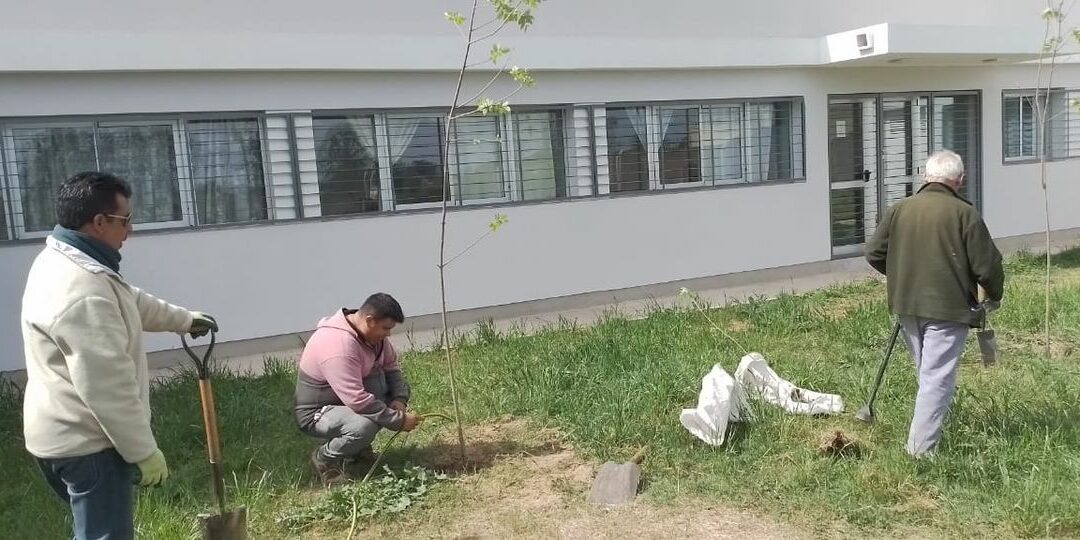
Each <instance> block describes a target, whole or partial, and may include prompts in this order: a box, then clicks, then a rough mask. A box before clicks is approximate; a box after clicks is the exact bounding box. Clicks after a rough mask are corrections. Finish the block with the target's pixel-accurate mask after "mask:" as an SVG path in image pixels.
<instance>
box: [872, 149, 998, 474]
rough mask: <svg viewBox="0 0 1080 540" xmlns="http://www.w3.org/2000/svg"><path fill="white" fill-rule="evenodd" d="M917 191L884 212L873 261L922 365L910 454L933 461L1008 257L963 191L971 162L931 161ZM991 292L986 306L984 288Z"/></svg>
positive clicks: (942, 156) (944, 156) (945, 154)
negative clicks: (971, 335)
mask: <svg viewBox="0 0 1080 540" xmlns="http://www.w3.org/2000/svg"><path fill="white" fill-rule="evenodd" d="M925 181H926V182H925V184H924V185H923V186H922V187H921V188H920V189H919V191H918V193H916V194H915V195H913V196H912V197H909V198H907V199H905V200H903V201H901V202H899V203H897V204H896V205H894V206H893V207H891V208H889V210H888V211H887V212H886V213H885V215H884V217H883V219H882V220H881V223H880V224H879V225H878V229H877V232H876V233H875V235H874V237H873V239H871V240H870V242H868V243H867V245H866V260H867V261H868V262H869V263H870V265H871V266H873V267H874V268H875V269H876V270H877V271H878V272H881V273H882V274H885V275H886V278H887V282H888V285H887V288H888V296H889V309H890V311H891V312H892V313H893V314H895V315H896V316H897V317H899V319H900V324H901V326H902V327H903V330H904V336H905V338H906V341H907V344H908V349H909V350H910V351H911V355H912V357H913V359H914V361H915V369H916V372H917V375H918V381H919V391H918V395H917V396H916V398H915V413H914V416H913V418H912V420H911V428H910V431H909V433H908V442H907V451H908V453H909V454H911V455H912V456H915V457H923V456H927V455H931V454H932V453H933V451H934V449H935V448H936V446H937V444H938V441H940V440H941V431H942V424H943V422H944V420H945V415H946V413H947V412H948V410H949V406H950V405H951V403H952V398H953V394H954V393H955V391H956V374H957V369H958V367H959V362H960V354H961V353H962V352H963V350H964V342H965V340H966V339H967V334H968V330H969V328H971V327H978V326H981V324H982V321H983V319H984V318H985V311H984V310H989V309H993V308H996V307H997V306H998V305H999V304H1000V302H1001V298H1002V295H1003V293H1004V281H1005V273H1004V269H1003V268H1002V261H1001V253H1000V252H999V251H998V249H997V247H996V246H995V245H994V242H993V239H992V238H991V237H990V231H989V230H987V228H986V224H985V223H984V222H983V220H982V218H981V217H980V216H979V213H978V211H977V210H976V209H975V208H974V207H973V206H972V204H971V203H970V202H968V201H967V200H965V199H964V198H963V197H961V196H960V195H959V193H958V190H959V189H960V186H962V185H963V183H964V163H963V161H962V160H961V158H960V156H959V155H957V154H956V153H955V152H952V151H949V150H943V151H940V152H937V153H935V154H933V155H932V156H930V158H929V159H927V161H926V173H925ZM980 286H981V287H982V288H983V289H985V291H986V296H987V300H988V301H987V302H985V303H983V304H981V305H980V303H979V301H978V288H979V287H980Z"/></svg>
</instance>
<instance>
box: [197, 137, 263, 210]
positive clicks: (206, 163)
mask: <svg viewBox="0 0 1080 540" xmlns="http://www.w3.org/2000/svg"><path fill="white" fill-rule="evenodd" d="M259 131H260V129H259V121H258V120H257V119H255V118H247V119H239V120H193V121H189V122H188V123H187V134H188V152H189V154H190V160H191V181H192V186H193V188H194V193H195V206H196V210H197V212H198V218H199V223H213V224H217V223H237V222H247V221H261V220H265V219H267V202H266V184H265V180H264V176H263V158H262V144H261V138H260V136H259Z"/></svg>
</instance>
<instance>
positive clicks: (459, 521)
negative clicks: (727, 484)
mask: <svg viewBox="0 0 1080 540" xmlns="http://www.w3.org/2000/svg"><path fill="white" fill-rule="evenodd" d="M466 439H467V443H468V450H467V452H466V456H467V463H466V465H465V466H464V467H463V466H461V464H460V463H458V462H457V447H456V445H455V441H456V434H455V433H454V432H453V430H447V433H445V434H443V435H441V436H440V438H439V439H438V440H437V441H436V443H435V444H434V445H432V446H431V447H429V448H427V449H424V450H421V451H418V456H419V458H420V460H421V462H422V463H423V464H424V465H425V466H427V467H431V468H434V469H439V470H443V471H448V472H449V474H451V475H452V478H453V480H452V481H453V482H455V483H456V487H457V488H459V489H456V490H454V491H455V493H454V494H453V495H452V496H449V497H448V499H449V500H439V501H438V502H433V503H432V504H431V506H430V507H428V508H425V509H424V510H423V511H420V512H415V513H412V514H411V515H410V516H409V517H408V518H406V519H405V520H404V521H401V522H397V523H389V524H380V525H373V526H371V527H370V528H368V529H367V530H365V531H364V534H363V536H364V537H371V538H406V537H407V538H458V539H487V538H500V539H501V538H560V539H562V538H565V539H576V538H619V539H620V540H622V539H625V538H627V537H628V536H632V537H634V538H635V540H637V539H640V538H799V537H801V536H802V535H800V534H797V533H796V532H795V531H794V530H792V529H790V528H789V527H786V526H784V525H781V524H778V523H774V522H772V521H770V520H767V519H763V518H760V517H757V516H753V515H750V514H748V513H746V512H741V511H735V510H731V509H728V508H724V507H721V506H717V505H704V504H702V505H695V504H693V502H690V501H685V502H680V503H679V504H678V505H674V506H669V505H657V504H652V503H650V502H648V501H646V500H644V499H642V498H639V499H638V500H637V501H636V502H635V503H634V504H632V505H630V506H627V507H624V508H619V509H603V508H597V507H593V506H591V505H589V504H587V503H586V502H585V498H586V496H587V494H588V491H589V488H590V486H591V483H592V480H593V478H594V476H595V474H596V470H597V469H598V467H599V464H594V463H589V462H586V461H584V460H582V459H581V458H579V457H578V456H577V454H575V453H574V451H573V449H572V448H571V447H570V446H569V444H567V442H566V441H565V439H564V438H563V437H562V436H561V435H560V434H559V433H558V432H557V431H554V430H547V429H537V428H535V427H534V426H530V425H529V424H527V423H526V422H524V421H522V420H516V419H506V420H503V421H501V422H498V423H495V424H491V425H486V426H472V427H469V428H468V430H467V432H466ZM627 459H629V458H627ZM645 474H646V475H647V474H648V466H647V464H646V465H645Z"/></svg>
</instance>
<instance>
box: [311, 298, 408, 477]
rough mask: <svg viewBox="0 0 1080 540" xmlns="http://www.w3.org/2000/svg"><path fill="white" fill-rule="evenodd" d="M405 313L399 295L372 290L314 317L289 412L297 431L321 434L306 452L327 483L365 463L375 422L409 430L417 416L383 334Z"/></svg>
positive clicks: (370, 456) (369, 459) (379, 426)
mask: <svg viewBox="0 0 1080 540" xmlns="http://www.w3.org/2000/svg"><path fill="white" fill-rule="evenodd" d="M404 320H405V315H404V314H403V313H402V311H401V305H400V304H398V302H397V300H394V298H393V297H391V296H390V295H388V294H383V293H378V294H373V295H371V297H369V298H368V299H367V300H366V301H365V302H364V304H363V305H362V306H360V309H358V310H352V309H342V310H340V311H338V312H337V313H335V314H333V315H331V316H330V317H327V318H325V319H323V320H321V321H319V326H318V328H317V329H316V330H315V333H314V334H313V335H312V336H311V339H310V340H309V341H308V343H307V346H305V347H304V352H303V354H302V355H301V357H300V365H299V369H298V374H297V381H296V393H295V394H294V409H293V415H294V418H295V419H296V423H297V425H298V426H299V427H300V430H301V431H303V432H304V433H307V434H308V435H311V436H313V437H318V438H321V439H325V440H326V442H325V443H324V444H323V445H321V446H319V447H318V448H316V449H315V451H314V452H312V454H311V464H312V466H314V468H315V473H316V474H317V475H318V477H319V480H320V481H322V483H323V484H324V485H326V486H331V485H336V484H341V483H343V482H345V481H346V480H348V473H347V472H346V471H347V467H348V466H350V465H366V466H367V467H370V466H371V464H372V463H373V461H374V459H375V454H374V452H373V451H372V449H371V442H372V441H374V440H375V435H376V434H377V433H378V432H379V430H380V429H382V428H386V429H389V430H392V431H412V430H413V429H414V428H416V426H417V425H418V424H419V423H420V422H421V421H422V420H423V418H422V417H420V416H419V415H417V414H415V413H412V412H409V411H407V405H408V402H409V383H408V381H406V380H405V376H404V375H403V374H402V372H401V368H400V367H399V366H398V361H397V353H396V352H395V351H394V347H393V346H392V345H391V344H390V340H389V339H388V338H389V336H390V334H391V332H392V331H393V329H394V326H395V325H397V324H400V323H402V322H404ZM365 468H366V467H365Z"/></svg>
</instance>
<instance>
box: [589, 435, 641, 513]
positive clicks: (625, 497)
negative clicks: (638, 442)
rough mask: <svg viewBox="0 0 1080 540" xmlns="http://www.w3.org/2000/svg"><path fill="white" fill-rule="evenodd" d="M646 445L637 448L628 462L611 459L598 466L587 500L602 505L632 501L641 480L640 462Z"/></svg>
mask: <svg viewBox="0 0 1080 540" xmlns="http://www.w3.org/2000/svg"><path fill="white" fill-rule="evenodd" d="M646 450H648V447H647V446H646V447H643V448H642V449H641V450H638V452H637V453H636V454H634V457H632V458H630V461H629V462H628V463H622V464H618V463H615V462H613V461H609V462H607V463H605V464H604V465H603V466H602V467H600V472H599V473H597V475H596V480H595V481H593V485H592V491H591V492H590V493H589V502H590V503H592V504H597V505H602V506H622V505H625V504H629V503H631V502H633V501H634V498H635V497H637V491H638V485H639V484H640V482H641V462H642V461H643V460H644V459H645V451H646Z"/></svg>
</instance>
